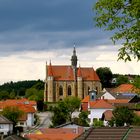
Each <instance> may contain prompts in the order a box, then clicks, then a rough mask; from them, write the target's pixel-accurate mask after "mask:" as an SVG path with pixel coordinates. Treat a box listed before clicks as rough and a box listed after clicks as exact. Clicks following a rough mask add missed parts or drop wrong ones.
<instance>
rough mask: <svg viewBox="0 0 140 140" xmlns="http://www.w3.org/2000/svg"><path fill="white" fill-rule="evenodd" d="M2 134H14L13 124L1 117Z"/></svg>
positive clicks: (0, 130)
mask: <svg viewBox="0 0 140 140" xmlns="http://www.w3.org/2000/svg"><path fill="white" fill-rule="evenodd" d="M0 133H3V134H4V135H9V134H12V133H13V122H11V121H9V120H8V119H7V118H5V117H4V116H2V115H0Z"/></svg>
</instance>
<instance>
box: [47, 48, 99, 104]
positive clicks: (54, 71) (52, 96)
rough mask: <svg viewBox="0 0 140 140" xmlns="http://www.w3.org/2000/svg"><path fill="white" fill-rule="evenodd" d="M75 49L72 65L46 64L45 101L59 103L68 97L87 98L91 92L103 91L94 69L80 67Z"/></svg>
mask: <svg viewBox="0 0 140 140" xmlns="http://www.w3.org/2000/svg"><path fill="white" fill-rule="evenodd" d="M77 61H78V60H77V56H76V50H75V48H74V50H73V55H72V57H71V65H52V64H51V62H50V64H49V65H47V64H46V80H45V90H44V101H47V102H57V101H59V100H63V99H64V98H65V97H67V96H76V97H79V98H80V99H83V98H84V97H86V96H87V95H88V93H89V91H90V90H96V91H97V94H98V93H99V92H100V91H101V83H100V79H99V77H98V75H97V74H96V71H95V70H94V69H93V68H92V67H80V66H79V67H78V68H77Z"/></svg>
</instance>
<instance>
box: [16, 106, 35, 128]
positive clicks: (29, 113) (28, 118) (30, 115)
mask: <svg viewBox="0 0 140 140" xmlns="http://www.w3.org/2000/svg"><path fill="white" fill-rule="evenodd" d="M19 109H21V110H22V111H23V112H24V115H23V116H22V117H21V118H20V119H19V120H18V123H17V126H22V127H31V126H33V125H34V121H35V118H34V114H35V112H36V110H35V108H34V107H32V106H30V105H20V106H19Z"/></svg>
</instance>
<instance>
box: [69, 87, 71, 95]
mask: <svg viewBox="0 0 140 140" xmlns="http://www.w3.org/2000/svg"><path fill="white" fill-rule="evenodd" d="M68 96H71V86H68Z"/></svg>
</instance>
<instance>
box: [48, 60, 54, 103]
mask: <svg viewBox="0 0 140 140" xmlns="http://www.w3.org/2000/svg"><path fill="white" fill-rule="evenodd" d="M47 81H48V91H47V93H48V102H53V101H54V97H53V96H54V95H53V72H52V65H51V62H50V65H49V66H48V77H47Z"/></svg>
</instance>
